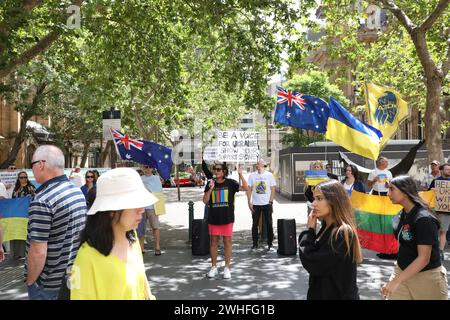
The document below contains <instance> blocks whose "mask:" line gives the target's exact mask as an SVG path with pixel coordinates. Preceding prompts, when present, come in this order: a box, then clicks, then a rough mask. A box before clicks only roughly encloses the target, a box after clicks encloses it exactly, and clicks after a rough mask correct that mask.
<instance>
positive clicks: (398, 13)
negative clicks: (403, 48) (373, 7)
mask: <svg viewBox="0 0 450 320" xmlns="http://www.w3.org/2000/svg"><path fill="white" fill-rule="evenodd" d="M447 1H448V0H447ZM375 4H383V5H384V6H381V7H383V8H384V9H386V10H389V11H391V12H392V13H393V14H394V16H395V17H396V18H397V19H398V21H400V23H401V24H402V25H403V26H404V27H405V28H406V30H407V31H408V32H409V33H410V34H412V32H413V31H414V29H416V28H417V26H416V25H415V24H414V22H412V21H411V19H410V18H409V17H408V16H407V15H406V13H405V12H404V11H403V10H402V9H400V8H399V7H397V5H396V4H395V3H394V1H393V0H376V1H375Z"/></svg>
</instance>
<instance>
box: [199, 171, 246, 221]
mask: <svg viewBox="0 0 450 320" xmlns="http://www.w3.org/2000/svg"><path fill="white" fill-rule="evenodd" d="M207 191H209V183H208V184H207V185H206V188H205V192H207ZM236 192H239V183H238V182H237V181H236V180H233V179H225V181H224V182H222V183H218V182H217V181H216V182H215V185H214V189H213V191H212V192H211V198H210V199H209V211H208V223H209V224H228V223H232V222H234V195H235V193H236Z"/></svg>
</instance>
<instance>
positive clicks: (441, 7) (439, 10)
mask: <svg viewBox="0 0 450 320" xmlns="http://www.w3.org/2000/svg"><path fill="white" fill-rule="evenodd" d="M449 3H450V0H440V1H439V3H438V4H437V6H436V8H435V9H434V11H433V12H432V13H431V14H430V15H429V16H428V18H426V19H425V21H424V22H423V23H422V24H421V25H420V26H419V29H421V30H423V31H424V32H426V31H427V30H429V29H430V28H431V27H432V26H433V24H434V23H435V22H436V20H437V19H438V18H439V17H440V16H441V15H442V14H443V13H444V11H445V9H446V8H447V6H448V4H449Z"/></svg>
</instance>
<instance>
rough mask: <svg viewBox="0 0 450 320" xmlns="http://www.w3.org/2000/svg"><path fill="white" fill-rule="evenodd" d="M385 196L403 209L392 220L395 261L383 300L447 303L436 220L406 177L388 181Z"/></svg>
mask: <svg viewBox="0 0 450 320" xmlns="http://www.w3.org/2000/svg"><path fill="white" fill-rule="evenodd" d="M388 196H389V198H390V199H391V201H392V203H395V204H399V205H401V206H402V207H403V210H402V211H401V212H400V219H399V220H397V221H394V223H393V227H394V234H395V236H396V237H397V239H398V242H399V250H398V258H397V263H396V265H395V269H394V272H393V273H392V275H391V277H390V279H389V282H388V283H386V284H385V285H384V286H383V287H382V288H381V294H382V296H383V298H384V299H392V300H447V298H448V291H447V271H446V270H445V268H444V266H442V263H441V258H440V256H439V239H438V230H439V220H438V219H437V218H436V217H435V216H434V215H433V214H432V213H431V211H430V210H429V208H428V206H427V205H426V204H425V202H424V201H423V200H422V198H421V197H420V196H419V193H418V192H417V187H416V184H415V182H414V180H413V179H412V178H411V177H409V176H399V177H395V178H394V179H392V180H391V181H390V184H389V191H388Z"/></svg>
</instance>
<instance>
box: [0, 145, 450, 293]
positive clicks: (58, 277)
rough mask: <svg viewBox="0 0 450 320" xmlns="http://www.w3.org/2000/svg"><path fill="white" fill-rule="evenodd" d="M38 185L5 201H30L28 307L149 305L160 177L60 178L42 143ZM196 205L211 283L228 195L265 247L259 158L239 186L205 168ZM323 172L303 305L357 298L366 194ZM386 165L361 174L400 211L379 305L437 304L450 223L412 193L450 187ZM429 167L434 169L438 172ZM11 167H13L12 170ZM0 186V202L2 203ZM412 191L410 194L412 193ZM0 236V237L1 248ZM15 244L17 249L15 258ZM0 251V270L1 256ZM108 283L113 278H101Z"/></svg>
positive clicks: (313, 189)
mask: <svg viewBox="0 0 450 320" xmlns="http://www.w3.org/2000/svg"><path fill="white" fill-rule="evenodd" d="M30 167H31V170H32V172H33V176H34V178H35V180H36V182H37V183H39V184H40V186H39V187H38V188H37V189H35V188H34V186H33V185H32V184H31V182H30V180H29V179H28V176H27V173H26V172H25V171H20V172H19V173H18V177H17V182H16V184H15V186H14V187H13V188H11V186H8V187H9V188H11V189H12V192H11V196H12V197H13V198H17V197H27V196H29V197H32V199H31V203H30V206H29V221H28V230H27V240H26V242H24V241H20V240H18V241H17V243H14V242H13V244H12V246H13V248H14V253H15V257H16V258H20V257H22V256H25V275H24V282H25V284H26V286H27V289H28V296H29V298H30V299H31V300H52V299H57V298H59V299H131V300H143V299H150V300H151V299H155V297H154V296H153V295H152V293H151V289H150V286H149V283H148V279H147V276H146V274H145V267H144V262H143V255H144V254H145V253H146V250H145V239H146V231H147V222H148V223H149V225H150V228H151V230H152V234H153V238H154V254H155V256H159V255H161V253H162V251H161V244H160V226H159V215H160V214H162V213H164V212H165V211H164V208H161V204H162V206H164V198H163V196H162V185H161V180H160V178H159V176H157V175H156V174H155V173H156V172H155V169H154V168H153V167H152V166H151V165H142V166H141V168H140V169H139V170H134V169H131V168H117V169H112V170H109V171H107V172H106V173H103V174H102V175H99V173H98V171H95V170H87V171H86V173H85V174H84V176H83V175H82V174H81V170H80V168H79V167H77V168H75V169H74V170H73V171H72V172H71V174H70V176H69V177H67V176H66V175H65V174H64V155H63V153H62V151H61V150H60V149H59V148H57V147H55V146H51V145H44V146H40V147H39V148H38V149H37V150H36V151H35V153H34V154H33V157H32V161H31V163H30ZM202 168H203V171H204V176H205V177H207V178H208V183H207V184H206V186H205V190H204V196H203V202H204V204H205V217H204V219H205V221H206V222H207V224H208V232H209V235H210V239H211V240H210V256H211V267H210V269H209V271H208V272H207V273H206V275H207V277H209V278H215V277H216V276H217V275H218V274H219V270H218V267H217V257H218V244H219V241H220V239H221V238H222V239H223V244H224V258H225V268H224V269H223V273H222V277H223V278H224V279H230V278H231V258H232V237H233V224H234V221H235V195H236V193H238V192H240V191H244V192H245V193H246V196H247V200H248V207H249V209H250V212H251V214H252V242H253V243H252V250H254V249H257V248H258V242H259V234H258V226H259V221H260V218H261V216H263V221H264V223H265V227H266V230H267V250H269V251H270V250H272V249H273V240H274V232H273V220H272V213H273V202H274V198H275V186H276V182H275V178H274V176H273V174H272V173H270V172H269V171H268V170H266V168H267V163H266V162H265V161H264V160H262V159H260V160H259V161H258V162H257V163H256V171H254V172H252V173H251V174H250V175H249V177H248V181H247V180H246V179H245V177H244V175H243V170H242V168H240V167H237V168H236V169H237V173H238V180H239V181H236V180H234V179H231V178H230V177H229V168H228V165H227V164H226V163H217V162H214V163H213V165H212V172H211V171H210V168H209V167H208V166H207V165H206V163H203V165H202ZM324 168H325V170H326V171H327V176H328V180H325V181H322V182H320V183H318V184H317V185H315V186H313V185H307V184H306V188H305V197H306V198H307V200H308V203H309V204H308V217H307V225H306V230H304V231H303V232H301V234H300V236H299V238H298V245H299V257H300V261H301V263H302V265H303V267H304V268H305V270H306V271H307V272H308V273H309V275H310V279H309V289H308V294H307V298H308V299H359V292H358V285H357V267H358V264H360V263H361V262H362V261H363V255H362V249H361V244H360V239H359V236H358V231H357V223H356V220H355V216H354V214H353V211H352V207H351V204H350V196H351V194H352V192H353V191H358V192H363V193H365V192H366V188H365V185H364V183H363V182H362V179H361V177H360V174H359V172H358V169H357V167H356V166H354V165H352V164H350V165H347V166H345V168H344V169H345V170H344V172H343V175H344V178H343V179H342V180H341V181H339V180H338V179H339V178H338V176H337V175H335V174H334V173H333V172H332V170H331V169H332V168H331V166H330V165H329V164H327V165H325V166H324V164H323V163H322V162H321V161H314V162H313V163H311V169H312V170H324ZM387 168H388V159H386V158H385V157H380V158H379V159H378V160H377V161H376V168H375V169H374V170H373V171H372V172H371V173H370V174H369V176H368V180H367V185H368V186H369V187H370V188H371V190H370V194H372V195H376V196H382V197H389V199H390V200H391V201H392V203H394V204H398V205H400V206H401V207H402V210H401V212H400V213H399V214H398V215H397V216H396V218H395V219H394V220H393V233H394V234H395V236H396V238H397V239H398V242H399V250H398V254H397V255H396V256H395V258H396V263H395V268H394V270H393V272H392V275H391V277H390V279H389V281H388V282H387V283H386V284H385V285H383V287H382V288H381V290H380V293H381V295H382V297H383V298H385V299H447V298H448V297H447V272H446V270H445V268H444V266H443V264H442V261H443V260H444V256H443V249H444V246H445V244H446V233H447V231H448V228H449V222H450V215H449V213H447V212H439V211H437V212H435V211H434V210H432V209H430V208H429V206H428V205H427V204H426V203H425V202H424V200H423V199H422V198H421V197H420V196H419V193H418V192H419V191H420V190H431V189H433V188H435V184H436V181H438V180H450V164H443V165H442V166H441V165H440V163H439V162H437V161H433V162H432V163H431V172H430V176H432V177H433V179H431V177H430V176H427V177H426V180H427V186H426V185H425V183H423V184H421V185H420V186H419V188H418V186H417V185H416V183H415V181H414V180H413V179H412V178H411V177H409V176H397V177H393V176H392V174H391V172H390V171H389V170H388V169H387ZM436 168H438V171H439V172H437V171H436ZM14 169H15V168H14ZM7 189H8V188H7V187H6V186H4V185H3V184H1V183H0V197H3V198H7V197H8V191H7ZM419 189H420V190H419ZM1 243H2V230H1V228H0V244H1ZM20 246H24V247H25V250H23V249H21V248H20ZM4 257H5V255H4V250H3V248H2V246H1V245H0V261H2V260H3V259H4ZM111 279H114V281H111Z"/></svg>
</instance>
